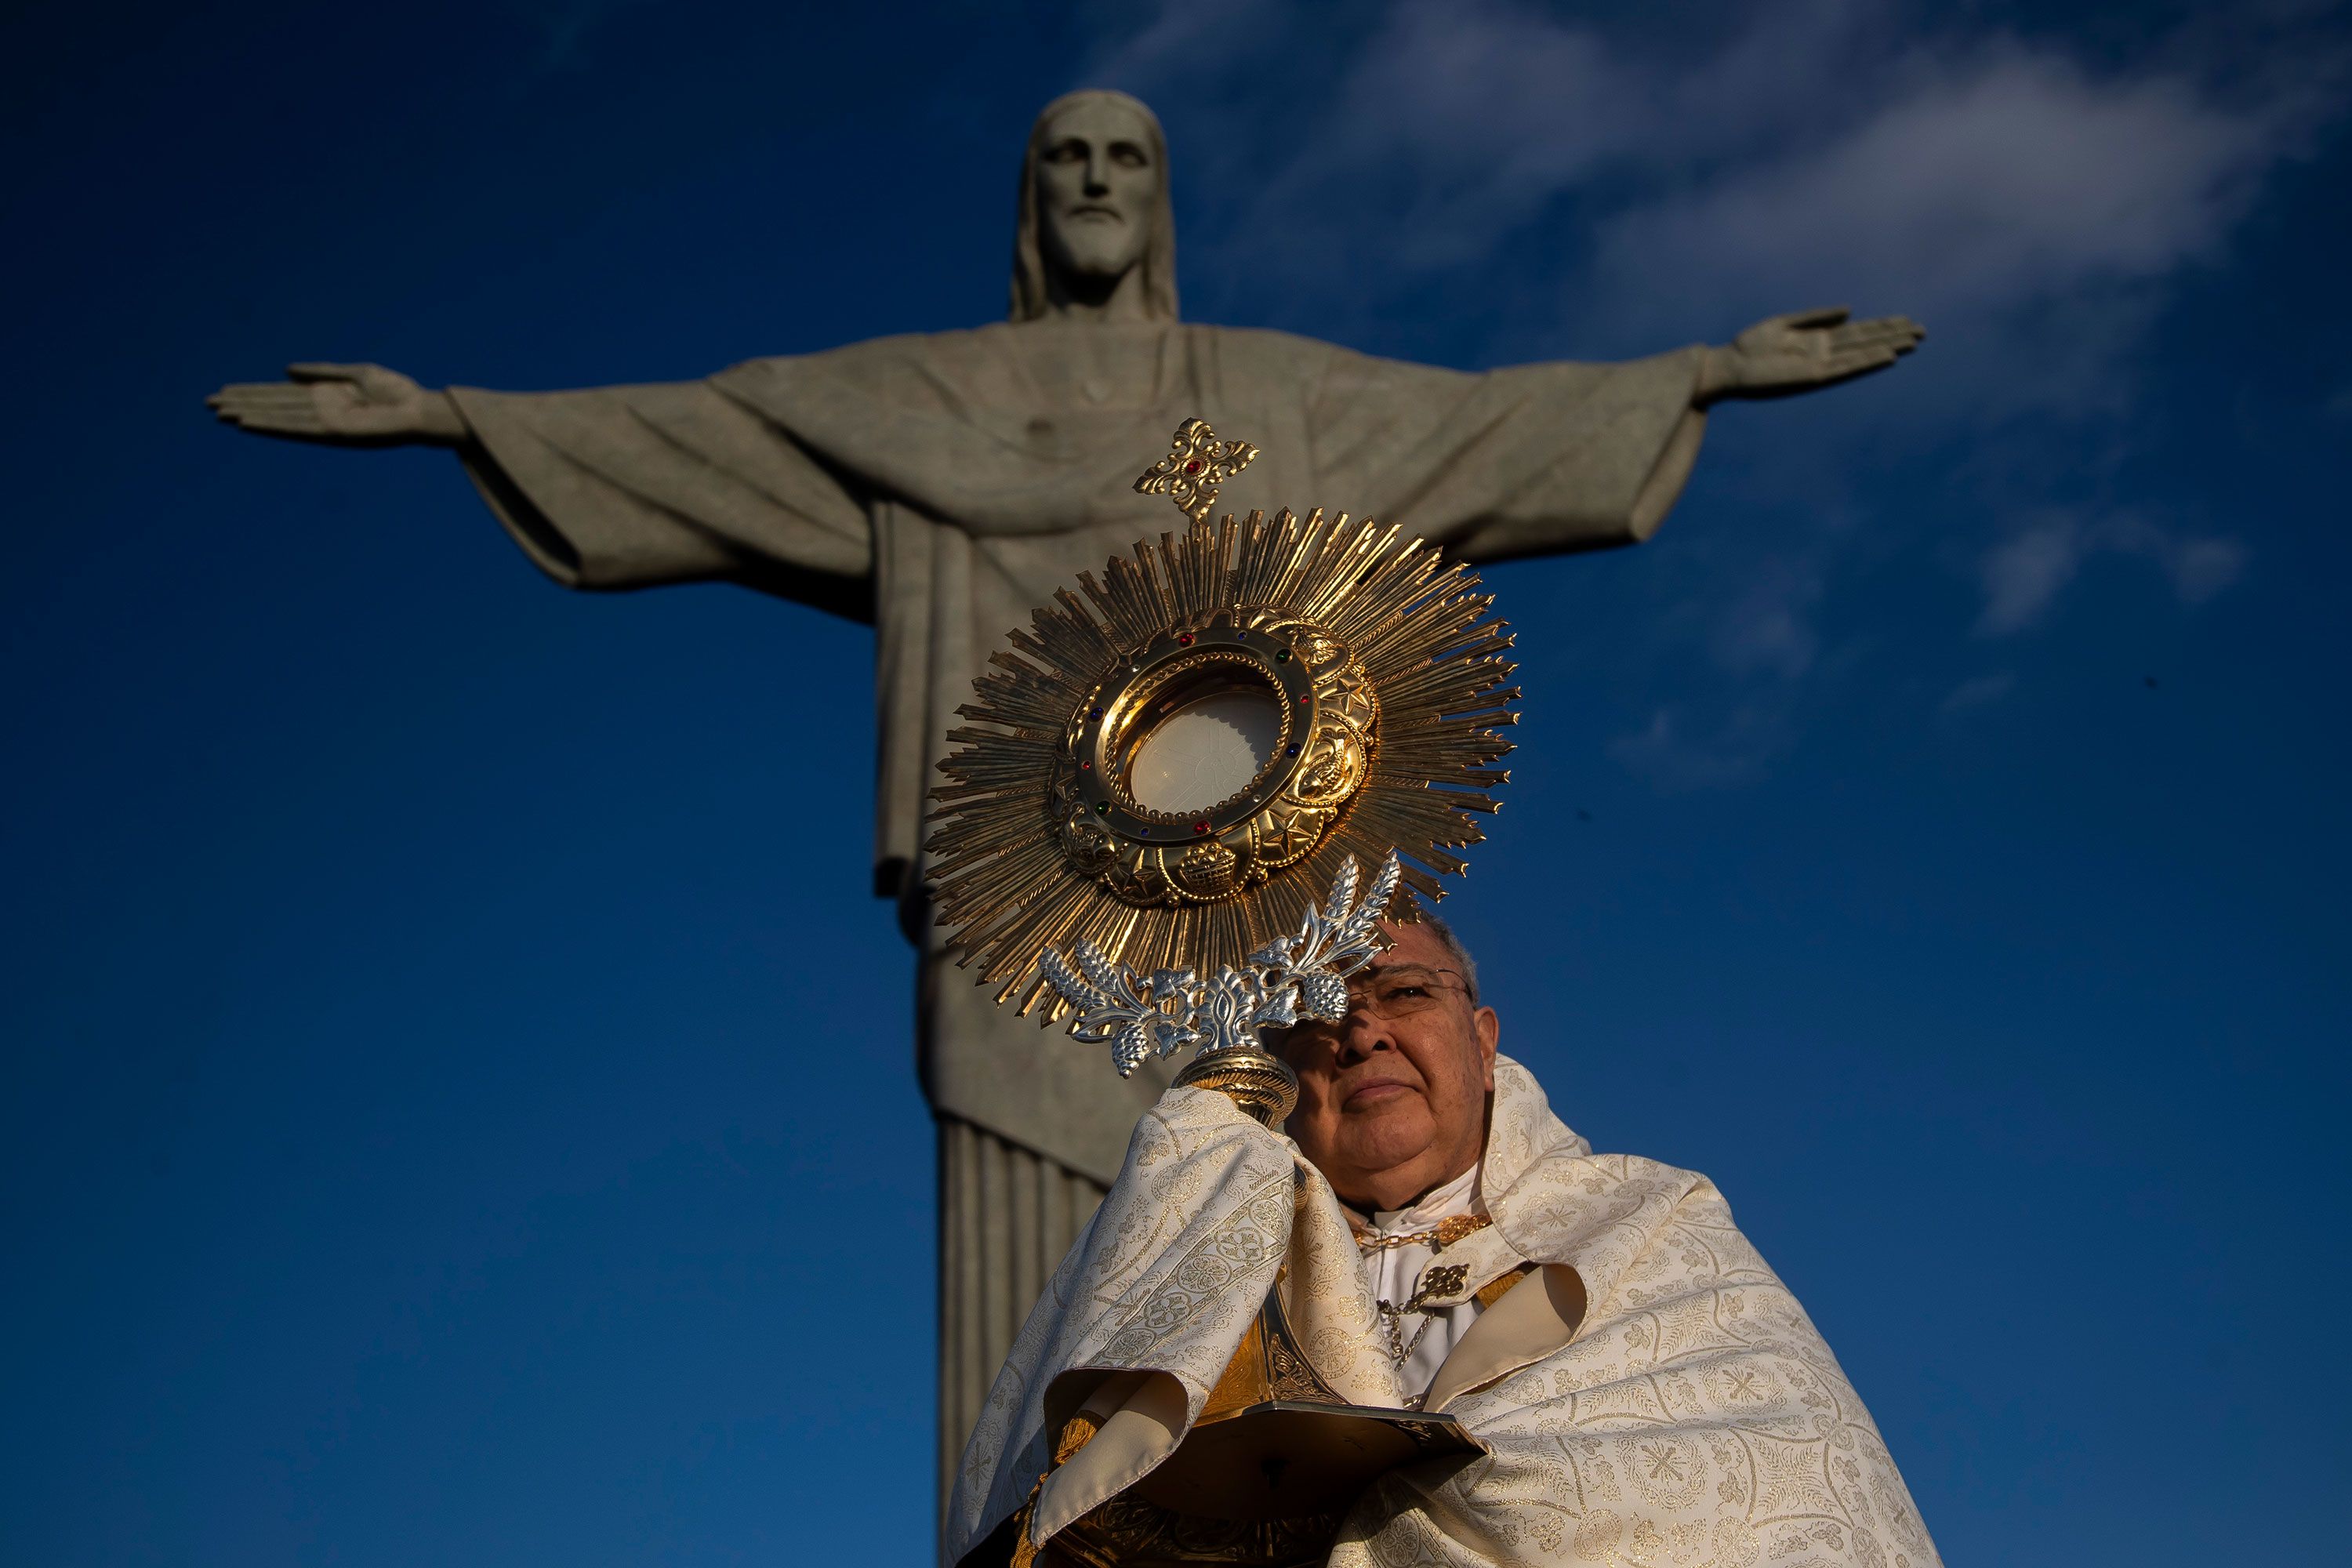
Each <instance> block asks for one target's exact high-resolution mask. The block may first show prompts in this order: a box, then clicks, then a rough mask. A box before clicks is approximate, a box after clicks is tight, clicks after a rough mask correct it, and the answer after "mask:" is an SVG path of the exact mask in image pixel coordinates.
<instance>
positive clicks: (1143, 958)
mask: <svg viewBox="0 0 2352 1568" xmlns="http://www.w3.org/2000/svg"><path fill="white" fill-rule="evenodd" d="M1187 428H1188V429H1190V428H1191V427H1190V426H1188V427H1187ZM1201 428H1202V430H1203V431H1205V430H1206V426H1202V427H1201ZM1184 435H1185V432H1183V431H1180V432H1179V439H1180V441H1181V439H1182V438H1183V437H1184ZM1252 455H1253V456H1254V455H1255V453H1253V454H1252ZM1147 477H1149V476H1147ZM1139 488H1140V487H1139ZM1477 582H1478V580H1477V579H1476V578H1475V576H1472V575H1471V574H1469V573H1468V571H1467V570H1466V569H1465V567H1464V566H1462V565H1460V564H1458V563H1445V562H1443V561H1442V560H1441V559H1440V557H1439V553H1438V552H1437V551H1436V549H1435V548H1434V547H1433V546H1430V545H1428V544H1424V543H1423V542H1420V541H1418V540H1411V539H1404V538H1402V537H1401V536H1400V530H1399V529H1398V528H1396V527H1394V526H1382V525H1381V524H1379V523H1377V522H1375V521H1371V520H1370V519H1366V520H1363V521H1350V520H1349V518H1348V516H1347V514H1345V513H1344V512H1343V513H1340V514H1339V515H1337V516H1334V517H1331V518H1328V519H1327V518H1326V517H1325V516H1324V514H1323V512H1322V511H1321V510H1319V509H1318V510H1316V511H1314V512H1312V513H1310V514H1308V515H1307V517H1304V518H1299V517H1296V516H1294V515H1293V514H1291V513H1290V512H1288V511H1284V512H1281V513H1280V514H1278V515H1277V516H1276V517H1275V518H1273V519H1272V520H1268V519H1267V518H1266V517H1265V514H1264V513H1262V512H1256V511H1253V512H1251V513H1250V514H1249V516H1248V517H1247V518H1246V519H1244V520H1243V521H1238V522H1237V521H1234V518H1233V517H1231V516H1230V515H1228V516H1227V517H1226V518H1225V519H1224V521H1223V522H1222V523H1211V522H1208V521H1197V522H1195V523H1194V524H1193V525H1192V527H1191V528H1190V529H1189V530H1187V531H1185V532H1183V533H1182V534H1181V535H1178V534H1162V535H1160V539H1159V542H1157V543H1156V544H1155V543H1152V542H1149V541H1147V542H1141V543H1139V544H1138V545H1137V546H1136V547H1135V551H1134V553H1133V555H1132V556H1127V557H1119V558H1117V559H1114V560H1113V561H1111V562H1110V563H1108V568H1107V569H1106V571H1105V573H1104V574H1103V576H1102V578H1100V579H1097V577H1096V576H1095V575H1094V574H1091V573H1087V574H1081V575H1080V576H1079V578H1078V587H1079V590H1080V593H1073V592H1071V591H1070V590H1068V589H1064V590H1062V591H1061V592H1059V593H1057V594H1056V595H1055V603H1054V604H1053V605H1049V606H1047V607H1045V608H1043V609H1040V610H1039V611H1037V612H1036V613H1035V615H1034V618H1033V623H1032V625H1031V626H1030V627H1028V628H1026V629H1023V630H1015V631H1014V632H1013V633H1012V634H1011V637H1010V640H1011V644H1012V647H1011V648H1010V649H1009V650H1001V651H999V652H997V653H996V654H994V655H992V658H991V660H990V662H991V663H992V665H993V666H994V667H995V668H993V669H992V670H991V671H990V672H988V673H986V674H984V675H982V677H981V679H979V680H978V681H977V682H976V683H975V689H974V700H973V701H971V702H970V703H967V704H966V705H964V706H963V707H961V708H960V709H958V710H957V712H958V714H959V715H960V716H961V717H962V718H963V719H965V720H967V721H969V722H967V723H965V724H963V725H961V726H960V727H958V728H956V729H954V730H951V731H949V735H948V739H949V740H950V742H951V743H953V744H955V745H956V746H958V747H959V748H961V749H959V750H958V751H956V752H954V753H953V754H952V755H950V756H949V757H948V758H947V759H946V760H945V761H943V762H941V763H940V771H941V772H943V773H946V775H947V777H948V781H949V782H948V783H946V784H942V785H940V787H939V788H937V789H935V790H934V791H933V792H932V793H933V796H934V798H935V799H936V800H937V801H938V802H939V803H940V805H939V806H938V808H937V809H936V810H935V811H934V812H933V813H932V820H933V821H934V822H935V823H937V824H938V825H939V826H938V830H937V831H936V832H935V833H934V834H933V836H932V837H931V838H930V840H929V846H928V847H929V851H930V854H931V856H932V865H931V876H932V878H933V879H934V881H935V883H936V885H937V896H938V909H939V917H938V918H939V920H940V923H941V924H943V925H946V926H949V927H951V928H953V929H954V932H955V936H954V942H955V945H956V947H957V949H958V962H959V963H961V964H964V965H967V966H968V965H971V964H975V963H976V964H978V965H979V967H980V984H994V985H996V986H997V987H998V989H997V993H996V1000H997V1001H998V1002H1000V1003H1003V1002H1014V1003H1015V1004H1016V1005H1017V1007H1018V1010H1019V1011H1020V1012H1021V1013H1023V1014H1026V1013H1028V1012H1029V1011H1030V1010H1031V1009H1032V1008H1034V1007H1036V1006H1037V1005H1038V1004H1039V1003H1040V1002H1041V1001H1042V1002H1045V1004H1046V1006H1045V1016H1044V1017H1043V1018H1042V1019H1041V1022H1045V1023H1050V1022H1053V1021H1055V1020H1058V1019H1060V1018H1062V1017H1064V1016H1067V1014H1068V1013H1069V1012H1070V1010H1071V1004H1070V1003H1069V1002H1068V1001H1066V1000H1065V999H1063V998H1062V997H1060V996H1059V995H1057V994H1055V992H1054V991H1053V988H1052V986H1051V985H1050V984H1049V983H1048V982H1047V981H1046V980H1045V978H1044V976H1043V975H1042V973H1040V970H1039V966H1038V963H1039V955H1040V952H1042V950H1044V949H1045V948H1046V947H1048V946H1053V947H1059V948H1067V947H1068V946H1069V944H1070V943H1072V942H1076V941H1079V940H1085V941H1088V942H1092V943H1094V945H1095V946H1096V947H1097V948H1099V949H1101V950H1102V951H1103V952H1107V953H1112V954H1116V955H1117V956H1118V959H1120V960H1121V961H1122V962H1124V963H1129V964H1131V965H1133V966H1134V967H1135V969H1136V970H1138V971H1139V972H1142V973H1150V972H1151V971H1153V970H1155V969H1160V968H1171V967H1172V968H1197V969H1198V970H1200V971H1201V972H1202V973H1207V972H1208V971H1210V970H1212V969H1213V968H1215V967H1216V966H1217V965H1220V964H1238V963H1242V962H1243V960H1244V956H1245V955H1246V954H1247V953H1249V952H1251V951H1252V950H1254V949H1255V948H1256V947H1257V946H1258V945H1259V944H1260V943H1262V942H1265V940H1266V939H1267V938H1268V937H1270V936H1273V935H1275V934H1276V933H1278V932H1283V931H1288V930H1290V929H1291V928H1292V927H1294V926H1295V925H1296V924H1297V919H1298V914H1299V911H1300V910H1301V909H1302V908H1304V907H1306V906H1307V905H1308V904H1310V903H1315V902H1319V901H1320V900H1321V898H1322V896H1323V893H1324V890H1325V889H1328V888H1329V887H1330V886H1331V884H1332V882H1333V879H1335V877H1336V876H1337V875H1338V873H1339V868H1340V867H1341V866H1342V864H1343V863H1345V862H1346V861H1347V860H1348V859H1349V858H1354V859H1355V860H1356V861H1357V862H1358V863H1360V864H1362V865H1368V866H1369V865H1375V864H1377V863H1379V861H1380V860H1381V858H1382V857H1383V856H1385V855H1386V854H1387V853H1388V852H1389V851H1390V850H1391V848H1393V849H1395V850H1397V851H1398V852H1399V853H1400V854H1401V855H1402V857H1404V858H1405V861H1406V864H1405V867H1404V872H1403V879H1402V880H1403V884H1404V886H1402V887H1400V889H1398V892H1397V894H1396V896H1395V900H1394V901H1393V905H1392V908H1391V913H1392V914H1393V915H1394V916H1395V917H1396V918H1399V919H1406V920H1410V919H1412V918H1415V917H1416V916H1417V914H1418V912H1419V906H1418V904H1417V903H1416V902H1415V901H1414V899H1413V898H1412V894H1414V893H1417V894H1419V895H1420V896H1421V897H1422V898H1424V899H1428V900H1437V899H1439V898H1442V897H1443V896H1444V889H1443V887H1442V886H1441V885H1440V883H1439V880H1438V877H1439V875H1441V874H1445V873H1452V872H1458V871H1460V870H1462V869H1463V868H1464V865H1465V862H1464V861H1463V860H1462V859H1461V858H1459V857H1458V856H1456V855H1454V854H1453V853H1450V851H1453V850H1456V849H1461V848H1465V847H1468V846H1470V845H1473V844H1475V843H1477V842H1479V841H1480V840H1481V839H1483V838H1484V837H1486V835H1485V833H1484V832H1483V831H1482V830H1481V828H1480V827H1479V826H1478V823H1477V820H1476V817H1477V816H1478V815H1480V814H1484V813H1490V812H1492V811H1494V810H1495V809H1496V802H1495V801H1494V800H1493V798H1492V797H1491V796H1490V795H1487V794H1486V791H1487V790H1489V789H1491V788H1493V787H1495V786H1496V785H1498V784H1502V783H1503V782H1505V780H1507V778H1508V777H1509V774H1508V773H1507V772H1505V771H1503V770H1501V769H1498V768H1496V767H1494V766H1493V765H1492V764H1493V763H1496V761H1498V760H1499V759H1500V758H1501V757H1503V756H1504V755H1505V754H1506V753H1507V752H1509V751H1510V750H1511V749H1512V748H1511V744H1510V742H1507V741H1506V740H1504V739H1503V738H1502V736H1501V735H1500V734H1499V733H1498V732H1497V731H1500V730H1502V729H1504V728H1506V727H1507V726H1508V725H1511V724H1513V723H1515V722H1517V714H1516V713H1514V712H1512V711H1511V710H1510V709H1509V704H1510V703H1511V702H1512V701H1513V700H1516V699H1517V697H1518V695H1519V693H1518V690H1517V688H1515V687H1509V686H1507V684H1506V683H1507V681H1508V680H1509V679H1510V677H1511V674H1512V671H1513V670H1514V668H1516V667H1515V666H1514V665H1513V664H1512V663H1511V662H1510V660H1509V659H1508V658H1507V657H1506V650H1507V649H1508V648H1509V647H1510V646H1511V643H1512V640H1513V638H1512V637H1511V634H1510V632H1509V631H1508V629H1507V626H1505V624H1504V623H1503V622H1501V621H1499V620H1495V619H1491V618H1490V617H1489V616H1488V614H1487V612H1488V610H1489V608H1490V607H1491V605H1492V603H1493V600H1492V597H1491V596H1490V595H1486V594H1483V593H1479V592H1476V591H1475V590H1476V588H1477ZM1081 595H1083V596H1081ZM1220 681H1222V682H1223V685H1222V686H1219V685H1218V684H1217V683H1218V682H1220ZM1204 682H1205V683H1206V684H1205V685H1204ZM1244 688H1245V689H1249V690H1251V691H1253V692H1255V693H1257V694H1259V695H1258V700H1262V701H1263V702H1264V703H1265V711H1266V712H1267V713H1268V714H1276V711H1277V706H1276V705H1278V722H1279V725H1280V729H1279V732H1278V734H1277V735H1276V739H1275V740H1274V742H1273V744H1272V747H1271V751H1272V755H1271V756H1268V757H1265V758H1262V759H1259V761H1258V766H1257V772H1256V773H1255V774H1254V775H1253V776H1252V777H1251V778H1250V780H1249V781H1248V783H1247V784H1244V785H1243V786H1242V787H1241V788H1240V789H1239V790H1238V791H1237V792H1235V793H1234V794H1232V795H1228V796H1226V798H1224V799H1223V800H1220V801H1218V802H1216V803H1215V804H1214V805H1207V806H1202V805H1197V804H1192V803H1184V804H1183V809H1181V810H1175V811H1162V810H1155V809H1152V808H1151V807H1150V806H1149V805H1145V804H1143V803H1141V802H1139V800H1137V799H1136V798H1135V797H1134V795H1132V794H1131V793H1130V792H1129V784H1130V783H1131V780H1130V778H1129V772H1130V769H1131V764H1132V763H1133V762H1134V759H1135V758H1136V756H1137V755H1138V754H1139V752H1140V751H1141V750H1142V748H1143V743H1144V741H1145V740H1146V739H1147V738H1148V736H1149V733H1150V731H1151V729H1152V728H1153V727H1154V726H1156V725H1157V724H1159V723H1160V722H1161V721H1162V720H1163V717H1164V716H1165V715H1167V714H1169V713H1170V712H1171V711H1181V710H1182V709H1183V708H1184V707H1185V706H1187V705H1191V704H1194V703H1196V702H1198V701H1199V700H1200V694H1201V692H1202V691H1203V690H1211V689H1216V690H1222V689H1244ZM1159 804H1160V805H1167V804H1169V803H1168V802H1166V801H1164V800H1163V801H1161V802H1160V803H1159ZM1408 888H1409V889H1411V891H1410V892H1408V891H1407V890H1406V889H1408Z"/></svg>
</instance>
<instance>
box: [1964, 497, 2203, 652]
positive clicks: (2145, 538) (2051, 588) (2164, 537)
mask: <svg viewBox="0 0 2352 1568" xmlns="http://www.w3.org/2000/svg"><path fill="white" fill-rule="evenodd" d="M2100 552H2111V553H2114V554H2118V555H2127V556H2135V557H2138V558H2140V559H2143V560H2147V561H2150V562H2153V563H2155V564H2156V565H2157V566H2158V568H2159V569H2160V570H2161V571H2162V572H2163V573H2164V574H2165V575H2166V576H2167V577H2168V578H2169V579H2170V580H2171V583H2172V591H2173V594H2174V595H2175V596H2176V597H2177V598H2179V601H2180V602H2181V603H2182V604H2184V605H2201V604H2203V603H2204V602H2205V601H2206V600H2208V599H2210V598H2212V597H2213V596H2214V595H2216V594H2219V593H2221V591H2222V590H2223V589H2225V588H2227V587H2229V586H2230V585H2231V584H2233V583H2235V582H2236V581H2237V580H2238V579H2239V577H2240V576H2241V575H2242V574H2243V573H2244V571H2245V565H2246V547H2245V545H2244V544H2243V543H2242V542H2240V541H2238V540H2235V539H2231V538H2227V537H2223V536H2220V535H2213V534H2202V535H2186V534H2182V533H2179V532H2177V531H2173V530H2170V529H2166V528H2163V527H2159V526H2158V525H2157V524H2156V523H2153V522H2150V521H2147V519H2146V518H2143V517H2138V516H2135V515H2130V514H2124V515H2118V516H2113V517H2105V518H2100V519H2096V520H2085V519H2084V518H2082V517H2079V516H2077V515H2074V514H2072V513H2063V512H2062V513H2049V514H2044V515H2042V517H2040V518H2037V519H2036V520H2035V521H2032V523H2030V524H2029V525H2027V526H2026V527H2025V528H2023V529H2021V530H2020V531H2017V532H2015V533H2013V534H2011V536H2010V537H2008V538H2007V539H2004V540H2002V541H2001V542H2000V543H1998V544H1995V545H1993V546H1992V547H1991V548H1990V550H1988V551H1986V552H1985V553H1984V555H1983V557H1982V558H1981V559H1980V560H1979V563H1978V576H1979V581H1980V582H1981V584H1982V585H1983V588H1984V595H1985V602H1984V610H1983V613H1982V614H1981V615H1979V616H1978V618H1977V633H1978V635H1979V636H1980V637H2006V636H2008V635H2010V634H2011V633H2012V632H2019V631H2022V630H2024V629H2025V628H2026V627H2028V626H2033V625H2035V624H2036V623H2038V622H2040V621H2041V620H2042V619H2043V618H2044V617H2045V616H2047V615H2048V614H2049V612H2050V610H2051V607H2052V606H2053V605H2054V604H2056V602H2057V599H2058V595H2059V594H2060V592H2061V591H2062V590H2063V589H2064V588H2065V586H2066V585H2067V584H2069V583H2071V582H2073V581H2074V577H2075V575H2076V574H2078V573H2080V572H2081V570H2082V568H2083V564H2084V562H2085V561H2086V560H2088V559H2089V558H2090V557H2091V556H2093V555H2095V554H2097V553H2100Z"/></svg>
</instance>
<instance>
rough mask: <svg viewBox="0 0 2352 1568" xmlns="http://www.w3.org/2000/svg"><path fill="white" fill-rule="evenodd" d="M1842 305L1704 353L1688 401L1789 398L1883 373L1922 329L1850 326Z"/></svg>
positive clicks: (1903, 321)
mask: <svg viewBox="0 0 2352 1568" xmlns="http://www.w3.org/2000/svg"><path fill="white" fill-rule="evenodd" d="M1851 314H1852V312H1851V311H1848V310H1845V309H1844V308H1843V306H1838V307H1832V308H1831V309H1829V310H1799V311H1796V312H1794V313H1792V314H1790V315H1786V316H1771V317H1768V318H1766V319H1765V320H1763V321H1759V322H1757V323H1756V324H1755V325H1754V326H1752V327H1750V328H1748V330H1747V331H1744V332H1742V333H1740V334H1739V335H1738V337H1736V338H1734V339H1732V341H1731V342H1730V343H1729V344H1727V345H1726V346H1725V347H1722V348H1711V349H1709V350H1707V351H1706V363H1705V364H1704V365H1703V366H1702V367H1701V369H1700V371H1699V378H1698V388H1697V391H1696V394H1695V395H1694V396H1693V398H1692V402H1693V403H1695V404H1696V405H1697V406H1699V407H1701V408H1704V407H1706V405H1708V404H1711V403H1717V402H1720V401H1721V400H1722V399H1724V398H1727V397H1788V396H1791V395H1795V394H1797V393H1800V392H1811V391H1812V390H1813V389H1814V388H1815V387H1820V386H1832V385H1834V384H1837V383H1839V382H1841V381H1852V380H1853V378H1854V377H1855V376H1858V375H1868V374H1871V373H1872V372H1873V371H1879V370H1885V368H1886V367H1887V366H1888V365H1891V364H1893V363H1895V361H1896V360H1898V359H1901V358H1902V357H1903V356H1904V355H1905V354H1907V353H1910V352H1911V351H1912V350H1913V349H1916V348H1917V347H1918V346H1919V342H1920V340H1921V339H1923V338H1925V337H1926V336H1927V329H1926V328H1925V327H1922V326H1921V325H1920V324H1919V323H1918V322H1916V321H1913V320H1912V319H1911V318H1910V317H1908V316H1879V317H1875V318H1874V319H1872V320H1870V321H1850V320H1848V319H1847V318H1848V317H1849V316H1850V315H1851Z"/></svg>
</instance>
